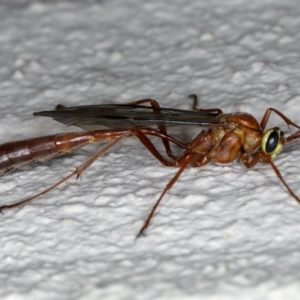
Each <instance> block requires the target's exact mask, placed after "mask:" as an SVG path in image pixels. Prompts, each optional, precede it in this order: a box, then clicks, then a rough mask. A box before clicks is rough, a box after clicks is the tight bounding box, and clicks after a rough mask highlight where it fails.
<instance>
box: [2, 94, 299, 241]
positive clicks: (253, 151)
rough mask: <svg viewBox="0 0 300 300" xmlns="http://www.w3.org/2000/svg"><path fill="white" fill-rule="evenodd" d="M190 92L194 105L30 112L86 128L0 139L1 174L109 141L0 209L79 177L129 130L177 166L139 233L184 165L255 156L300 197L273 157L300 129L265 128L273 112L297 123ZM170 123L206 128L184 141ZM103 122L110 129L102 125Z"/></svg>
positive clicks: (249, 163) (250, 162)
mask: <svg viewBox="0 0 300 300" xmlns="http://www.w3.org/2000/svg"><path fill="white" fill-rule="evenodd" d="M191 97H192V98H193V99H194V104H193V110H192V111H188V110H179V109H169V108H161V107H160V106H159V104H158V103H157V101H155V100H152V99H144V100H139V101H135V102H131V103H128V104H125V105H114V104H111V105H91V106H76V107H60V108H59V109H57V110H54V111H44V112H39V113H34V115H36V116H48V117H52V118H53V119H54V120H57V121H59V122H62V123H64V124H66V125H74V126H77V127H80V128H83V129H85V130H87V132H73V133H61V134H56V135H50V136H45V137H38V138H33V139H28V140H22V141H16V142H10V143H6V144H3V145H0V174H4V173H6V172H9V171H11V170H13V169H16V168H20V167H22V166H24V165H27V164H30V163H32V162H36V161H41V162H43V161H46V160H49V159H52V158H54V157H56V156H58V155H61V154H64V153H69V152H72V151H75V150H76V149H78V148H81V147H83V146H85V145H87V144H89V143H95V142H100V141H104V140H110V142H109V143H108V144H107V145H106V146H104V147H103V148H102V149H100V150H99V151H97V152H96V153H95V154H94V155H93V156H91V157H90V158H89V159H88V160H87V161H86V162H84V163H83V164H82V165H80V166H79V167H77V168H76V170H75V171H74V172H72V173H71V174H69V175H68V176H66V177H64V178H62V179H61V180H59V181H58V182H56V183H55V184H53V185H52V186H50V187H49V188H47V189H45V190H44V191H42V192H40V193H38V194H36V195H34V196H32V197H30V198H28V199H25V200H22V201H20V202H18V203H15V204H11V205H3V206H1V207H0V211H2V210H3V209H8V208H13V207H16V206H19V205H21V204H24V203H26V202H29V201H31V200H33V199H35V198H37V197H39V196H40V195H43V194H45V193H47V192H49V191H50V190H52V189H54V188H55V187H57V186H58V185H60V184H61V183H63V182H65V181H66V180H67V179H69V178H70V177H72V176H74V175H76V176H77V177H79V176H80V175H81V174H82V173H83V172H84V170H85V169H87V168H88V167H89V166H90V165H91V164H92V163H93V162H94V161H95V160H96V159H97V158H98V157H100V156H101V155H103V154H104V153H105V152H106V151H107V150H109V149H110V148H111V147H112V146H114V145H115V144H116V143H118V142H119V141H121V140H122V139H124V138H125V137H128V136H135V137H137V138H138V139H139V140H140V141H141V143H142V144H143V145H144V146H145V147H146V148H147V149H148V150H149V151H150V152H151V154H152V155H153V156H154V157H155V158H156V159H158V160H159V161H160V162H161V163H162V164H163V165H166V166H171V167H178V168H179V169H178V171H177V172H176V173H175V175H174V177H173V178H172V179H171V180H170V181H169V183H168V184H167V185H166V187H165V189H164V190H163V192H162V193H161V195H160V197H159V199H158V200H157V201H156V203H155V205H154V206H153V207H152V210H151V212H150V214H149V215H148V217H147V219H146V221H145V223H144V226H143V227H142V228H141V230H140V231H139V234H138V236H140V235H141V234H143V233H144V231H145V229H146V228H147V227H148V226H149V224H150V221H151V219H152V217H153V215H154V212H155V211H156V208H157V207H158V205H159V203H160V201H161V200H162V198H163V196H164V194H165V193H166V192H167V191H168V190H169V189H170V188H171V187H172V185H173V184H174V183H175V182H176V181H177V179H178V178H179V176H180V174H181V173H182V172H183V170H184V169H185V168H186V167H187V166H188V165H190V166H192V167H201V166H203V165H205V164H208V163H210V162H215V163H216V164H220V165H228V164H232V163H234V162H236V161H237V160H239V159H240V160H241V162H242V163H243V164H244V165H245V166H246V167H247V168H251V167H253V166H255V165H256V164H257V163H258V162H261V163H269V164H270V165H271V167H272V168H273V170H274V171H275V173H276V175H277V176H278V177H279V179H280V180H281V182H282V183H283V184H284V185H285V187H286V188H287V190H288V191H289V192H290V194H291V195H292V196H293V197H294V198H295V199H296V200H297V201H298V202H299V203H300V199H299V198H298V197H297V196H296V195H295V194H294V193H293V191H292V190H291V189H290V188H289V186H288V185H287V183H286V182H285V180H284V179H283V177H282V175H281V173H280V172H279V170H278V169H277V167H276V166H275V165H274V163H273V158H275V157H276V155H277V154H278V153H279V152H280V151H281V150H282V148H283V146H284V145H285V144H286V143H288V142H290V141H292V140H295V139H297V138H299V137H300V130H298V131H297V132H296V133H294V134H292V135H290V136H288V137H284V135H283V132H282V131H281V130H280V129H279V128H277V127H275V128H271V129H269V130H267V131H265V127H266V124H267V122H268V120H269V116H270V114H271V112H274V113H276V114H277V115H278V116H280V117H281V118H282V119H283V120H284V121H285V123H286V124H287V125H288V126H294V127H296V128H297V129H300V127H299V126H298V125H296V124H295V123H293V122H292V121H291V120H290V119H288V118H287V117H286V116H284V115H283V114H282V113H281V112H279V111H278V110H275V109H273V108H269V109H267V110H266V112H265V114H264V116H263V118H262V120H261V122H260V123H258V122H257V121H256V119H255V118H254V117H253V116H251V115H250V114H247V113H242V112H235V113H229V114H223V112H222V111H221V110H220V109H197V108H196V105H197V97H196V96H195V95H192V96H191ZM144 103H149V104H150V106H147V105H143V104H144ZM170 125H198V126H202V127H204V129H203V130H202V131H200V133H199V134H198V135H196V136H195V138H193V139H192V140H191V141H190V142H188V143H186V144H184V143H182V142H180V141H179V140H177V139H175V138H173V137H172V136H170V135H169V134H168V133H167V127H168V126H170ZM103 126H105V127H108V128H109V129H102V127H103ZM154 127H156V128H154ZM148 136H155V137H158V138H159V139H161V140H162V142H163V144H164V147H165V150H166V153H167V156H168V157H167V158H166V157H164V156H163V155H162V154H161V153H160V152H159V151H158V150H157V149H156V147H155V146H154V144H153V143H152V141H151V140H150V139H149V138H148ZM171 144H176V145H177V146H179V147H180V148H182V149H183V152H182V153H181V154H180V155H175V154H174V153H173V151H172V150H171Z"/></svg>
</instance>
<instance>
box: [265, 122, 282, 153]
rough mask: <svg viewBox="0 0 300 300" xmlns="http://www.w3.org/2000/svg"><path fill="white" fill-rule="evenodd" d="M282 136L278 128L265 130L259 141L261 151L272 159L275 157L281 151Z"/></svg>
mask: <svg viewBox="0 0 300 300" xmlns="http://www.w3.org/2000/svg"><path fill="white" fill-rule="evenodd" d="M282 136H283V133H282V131H281V130H280V129H279V128H278V127H275V128H272V129H269V130H267V131H266V132H265V133H264V135H263V137H262V140H261V148H262V151H263V152H265V153H266V154H269V155H271V157H272V158H274V157H276V155H277V154H278V153H279V152H280V151H281V150H282V146H283V145H282V143H281V137H282Z"/></svg>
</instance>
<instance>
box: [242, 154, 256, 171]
mask: <svg viewBox="0 0 300 300" xmlns="http://www.w3.org/2000/svg"><path fill="white" fill-rule="evenodd" d="M240 159H241V162H242V163H243V165H244V166H245V167H246V168H248V169H250V168H252V167H254V166H255V165H256V164H257V163H258V162H259V161H260V159H261V156H260V152H256V153H255V154H254V155H253V156H252V157H251V158H250V155H249V154H248V153H246V152H245V151H242V153H241V155H240Z"/></svg>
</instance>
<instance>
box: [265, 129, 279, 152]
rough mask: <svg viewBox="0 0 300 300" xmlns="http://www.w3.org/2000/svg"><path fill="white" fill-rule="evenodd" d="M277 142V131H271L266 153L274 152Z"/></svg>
mask: <svg viewBox="0 0 300 300" xmlns="http://www.w3.org/2000/svg"><path fill="white" fill-rule="evenodd" d="M278 141H279V136H278V131H275V130H274V131H273V132H271V133H270V135H269V136H268V139H267V142H266V152H267V153H272V152H273V151H275V149H276V147H277V144H278Z"/></svg>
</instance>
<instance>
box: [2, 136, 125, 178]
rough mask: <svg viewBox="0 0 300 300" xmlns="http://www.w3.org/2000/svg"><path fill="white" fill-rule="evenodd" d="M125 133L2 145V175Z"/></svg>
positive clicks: (51, 137)
mask: <svg viewBox="0 0 300 300" xmlns="http://www.w3.org/2000/svg"><path fill="white" fill-rule="evenodd" d="M122 132H124V131H110V130H107V131H105V130H104V131H94V132H71V133H60V134H54V135H48V136H43V137H37V138H32V139H27V140H21V141H15V142H9V143H5V144H2V145H0V175H1V174H4V173H7V172H9V171H11V170H14V169H17V168H21V167H23V166H25V165H28V164H30V163H33V162H37V161H39V162H44V161H46V160H49V159H51V158H53V157H55V156H58V155H60V154H63V153H69V152H72V151H74V150H76V149H78V148H81V147H83V146H85V145H87V144H89V143H92V142H99V141H101V140H106V139H112V138H116V137H118V136H119V135H120V134H122Z"/></svg>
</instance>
